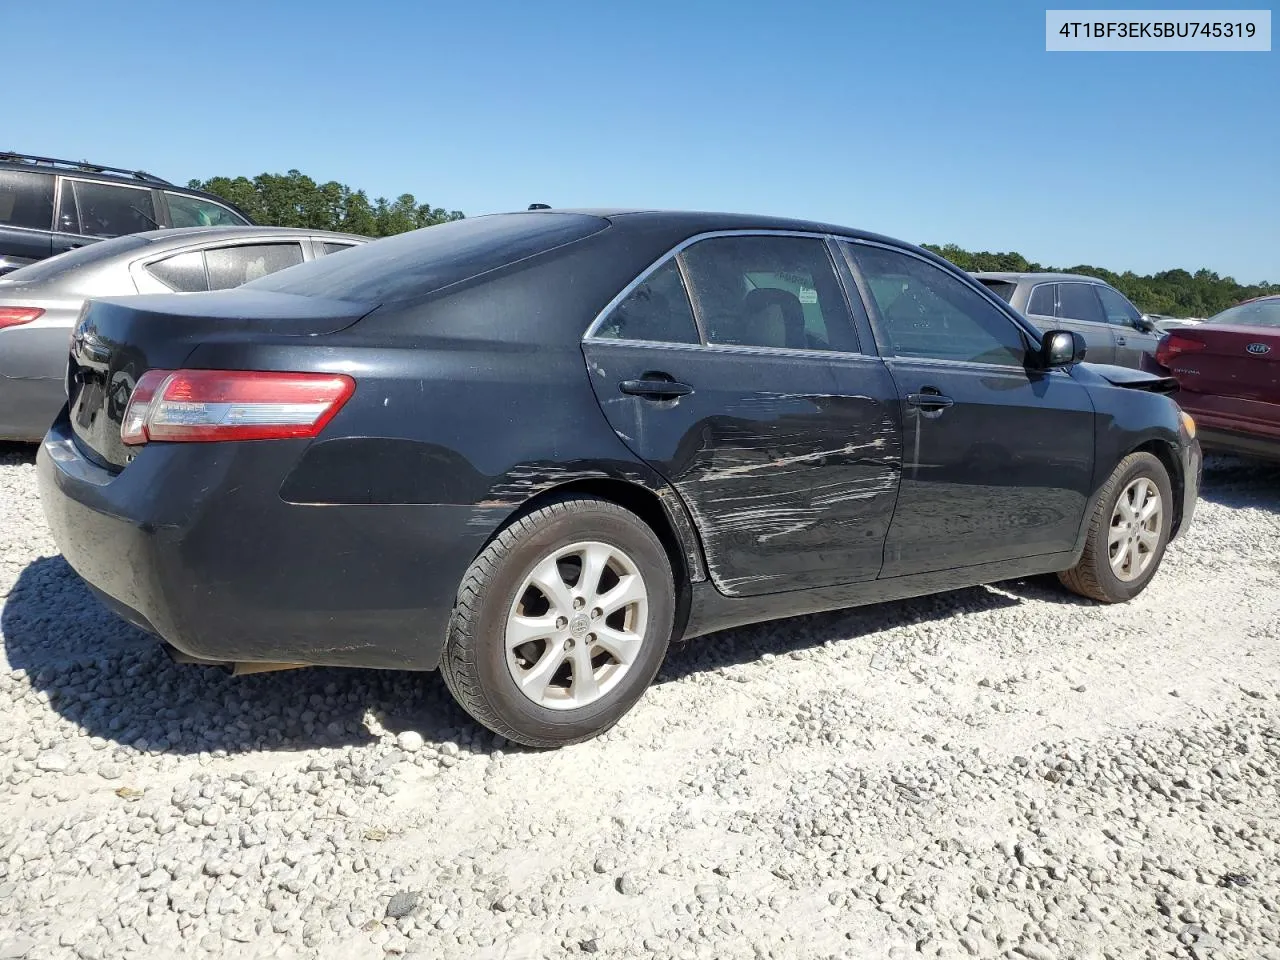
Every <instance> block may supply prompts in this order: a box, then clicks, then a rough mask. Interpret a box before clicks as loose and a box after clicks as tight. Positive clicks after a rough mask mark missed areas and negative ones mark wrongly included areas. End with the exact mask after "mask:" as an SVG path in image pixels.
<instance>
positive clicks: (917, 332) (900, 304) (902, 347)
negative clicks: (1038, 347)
mask: <svg viewBox="0 0 1280 960" xmlns="http://www.w3.org/2000/svg"><path fill="white" fill-rule="evenodd" d="M847 249H848V250H849V252H850V253H851V255H852V256H853V259H854V261H855V262H856V263H857V265H858V267H859V269H860V270H861V272H862V276H863V279H864V280H865V282H866V285H867V287H868V288H869V291H870V293H871V298H872V300H873V301H874V302H875V306H876V310H877V312H878V313H879V315H880V327H881V330H882V334H883V336H884V337H885V339H887V340H888V342H889V346H890V347H891V349H892V350H893V352H894V354H896V355H897V356H899V357H915V358H921V359H929V360H955V361H962V362H971V363H991V364H1001V365H1010V366H1012V365H1017V366H1022V365H1023V364H1024V363H1025V362H1026V352H1027V345H1026V341H1025V340H1024V338H1023V335H1022V333H1021V331H1020V330H1019V329H1018V327H1017V325H1016V324H1015V323H1014V322H1013V321H1012V320H1010V319H1009V318H1008V317H1007V316H1005V315H1004V314H1003V313H1002V312H1000V310H999V309H997V308H996V307H995V306H994V305H993V304H992V303H991V302H990V301H988V300H987V299H986V298H985V297H983V296H982V294H980V293H978V291H976V290H974V289H972V288H971V287H969V286H968V284H965V283H963V282H962V281H961V280H959V279H958V278H956V277H954V276H952V275H951V274H949V273H947V272H946V271H944V270H941V269H940V268H938V267H936V266H934V265H933V264H931V263H926V262H925V261H924V260H921V259H919V258H918V257H913V256H911V255H910V254H907V253H902V252H899V251H896V250H887V249H885V248H883V247H873V246H868V245H865V244H848V245H847Z"/></svg>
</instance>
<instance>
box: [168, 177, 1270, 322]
mask: <svg viewBox="0 0 1280 960" xmlns="http://www.w3.org/2000/svg"><path fill="white" fill-rule="evenodd" d="M189 185H190V186H192V187H194V188H195V189H197V190H204V191H207V192H208V193H212V194H216V195H217V196H220V197H223V198H224V199H227V200H230V201H231V202H232V203H234V204H235V205H236V206H237V207H239V208H240V209H241V210H243V211H244V212H245V213H247V214H248V215H249V216H250V217H252V218H253V220H254V221H255V222H257V223H261V224H269V225H273V226H279V227H305V228H307V229H310V230H337V231H339V232H341V233H356V234H360V235H361V236H366V237H389V236H391V235H393V234H397V233H404V232H405V231H406V230H416V229H418V228H419V227H429V226H432V225H434V224H437V223H447V222H449V221H450V220H461V219H462V217H463V214H462V212H461V211H460V210H446V209H444V208H443V207H433V206H431V204H429V203H419V202H418V200H417V198H416V197H414V196H413V194H411V193H405V194H401V195H400V196H398V197H396V198H395V199H394V200H388V199H387V198H386V197H378V198H377V199H375V200H370V199H369V195H368V194H367V193H365V191H363V190H353V189H351V187H349V186H347V185H346V184H345V183H338V182H337V181H334V180H330V181H329V182H327V183H316V181H315V180H313V179H311V177H308V176H307V175H306V174H304V173H301V172H300V171H298V170H290V171H289V172H288V173H285V174H279V173H260V174H258V176H256V177H254V178H253V179H252V180H251V179H249V178H248V177H234V178H233V177H212V178H210V179H208V180H192V181H191V183H190V184H189ZM924 246H925V247H926V248H927V249H929V250H932V251H933V252H934V253H936V254H938V255H939V256H942V257H945V258H946V259H948V260H950V261H951V262H952V263H954V264H955V265H956V266H958V267H960V268H961V269H962V270H1008V271H1015V272H1018V273H1027V272H1038V271H1042V270H1054V271H1057V270H1059V269H1060V268H1057V267H1046V266H1042V265H1041V264H1038V263H1034V262H1032V261H1030V260H1028V259H1027V258H1026V257H1024V256H1023V255H1022V254H1020V253H990V252H987V251H985V250H984V251H981V252H977V253H975V252H973V251H970V250H965V249H964V248H963V247H959V246H957V245H956V244H954V243H948V244H945V245H943V246H937V245H936V244H928V243H926V244H924ZM1062 272H1064V273H1083V274H1086V275H1088V276H1091V277H1098V278H1099V279H1102V280H1105V281H1106V282H1107V283H1109V284H1111V285H1112V286H1113V287H1115V288H1116V289H1117V290H1119V291H1121V292H1122V293H1123V294H1124V295H1125V296H1127V297H1128V298H1129V299H1130V300H1132V301H1133V302H1134V304H1136V305H1137V307H1138V308H1139V309H1140V310H1143V311H1145V312H1147V313H1160V314H1165V315H1167V316H1174V317H1211V316H1213V315H1214V314H1215V313H1218V312H1219V311H1221V310H1225V309H1226V308H1227V307H1229V306H1231V305H1232V304H1235V303H1239V302H1240V301H1241V300H1247V299H1249V298H1250V297H1260V296H1263V295H1265V294H1268V293H1280V284H1277V283H1260V284H1253V285H1250V286H1246V285H1244V284H1240V283H1237V282H1236V281H1235V280H1234V279H1233V278H1231V277H1220V276H1218V274H1216V273H1214V272H1213V271H1211V270H1197V271H1196V272H1195V273H1188V272H1187V271H1186V270H1165V271H1163V272H1162V273H1153V274H1149V275H1146V276H1141V275H1139V274H1136V273H1133V272H1132V271H1125V272H1124V273H1114V272H1113V271H1111V270H1107V269H1106V268H1104V267H1094V266H1089V265H1087V264H1078V265H1077V266H1074V267H1066V268H1062Z"/></svg>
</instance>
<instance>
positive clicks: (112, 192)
mask: <svg viewBox="0 0 1280 960" xmlns="http://www.w3.org/2000/svg"><path fill="white" fill-rule="evenodd" d="M68 191H74V194H75V195H74V202H75V206H76V207H77V208H78V216H79V228H78V229H73V228H72V227H70V226H63V225H62V224H60V228H61V229H63V230H65V231H67V232H69V233H82V234H85V235H86V236H90V237H119V236H123V235H124V234H127V233H141V232H142V231H144V230H155V229H157V228H159V226H160V224H159V223H158V222H157V220H156V208H155V204H154V203H152V201H151V191H150V190H145V189H139V188H137V187H122V186H117V185H116V184H114V183H98V182H95V181H90V180H64V181H63V183H62V195H63V203H62V209H61V210H59V219H60V220H61V219H62V218H63V217H64V216H65V217H67V220H66V223H67V224H70V223H71V220H70V217H71V216H73V215H74V214H73V212H72V211H71V210H69V209H68V207H67V202H66V201H67V192H68Z"/></svg>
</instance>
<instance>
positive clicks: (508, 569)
mask: <svg viewBox="0 0 1280 960" xmlns="http://www.w3.org/2000/svg"><path fill="white" fill-rule="evenodd" d="M581 541H598V542H602V543H605V544H608V545H609V546H612V547H615V548H617V549H620V550H622V551H624V552H625V553H626V554H627V555H628V556H629V557H630V559H631V560H632V561H633V562H634V563H635V565H636V567H637V569H638V570H639V573H640V576H641V577H642V579H643V581H644V585H645V589H646V592H647V594H648V618H647V621H646V625H645V630H644V638H643V641H642V644H641V647H640V653H639V655H638V656H637V657H636V658H635V660H634V661H632V663H631V665H630V667H629V668H628V669H627V671H626V673H625V674H623V675H622V676H621V678H620V679H619V680H618V681H617V685H616V686H615V687H614V688H613V689H611V690H609V691H607V692H606V693H604V694H603V695H602V696H601V697H600V698H599V699H598V700H596V701H595V702H593V703H591V704H588V705H586V706H583V707H580V708H572V709H549V708H547V707H545V706H543V705H541V704H540V703H537V702H535V701H534V700H532V699H530V698H529V697H527V696H526V695H525V694H524V693H523V692H522V691H521V690H520V688H519V686H517V684H516V682H515V680H514V679H513V678H512V676H511V672H510V670H509V669H508V666H507V659H506V657H507V653H506V649H505V647H506V644H505V636H506V622H507V614H508V612H509V611H510V610H511V608H512V604H513V603H514V602H515V599H516V596H515V595H516V591H517V590H518V589H519V588H520V587H521V585H522V584H523V582H524V579H525V577H526V576H527V575H528V574H529V572H530V571H531V570H532V569H533V568H534V567H535V565H537V564H538V563H539V562H541V561H542V560H543V559H544V558H546V557H548V556H549V555H551V554H553V553H555V552H556V551H558V550H562V549H564V548H565V547H568V546H571V545H573V544H575V543H577V542H581ZM675 606H676V604H675V590H674V586H673V583H672V574H671V563H670V561H669V559H668V557H667V552H666V550H665V549H664V548H663V546H662V543H661V541H660V540H659V539H658V538H657V536H656V535H655V534H654V532H653V531H652V530H651V529H650V528H649V526H648V525H647V524H646V523H645V522H644V521H643V520H641V519H640V518H639V517H637V516H636V515H635V514H633V513H631V512H630V511H628V510H625V509H624V508H622V507H620V506H618V505H617V504H615V503H612V502H610V501H608V500H603V499H598V498H595V497H582V496H579V497H573V498H566V499H562V500H556V501H552V502H550V503H548V504H546V505H545V506H542V507H540V508H539V509H537V510H534V511H532V512H530V513H528V514H526V515H524V516H522V517H520V518H519V519H517V520H515V521H513V522H512V523H511V524H510V525H509V526H508V527H506V528H505V529H503V530H502V531H501V532H500V533H499V534H498V535H497V536H496V537H495V538H494V539H493V540H492V541H491V542H490V543H489V545H488V546H487V547H485V549H484V550H483V551H481V553H480V555H479V556H478V557H476V559H475V561H474V562H473V563H472V564H471V566H470V568H469V569H468V570H467V573H466V575H465V576H464V577H463V579H462V585H461V586H460V587H459V589H458V599H457V603H456V605H455V607H454V612H453V618H452V620H451V622H450V625H449V635H448V638H447V639H446V641H445V648H444V654H443V657H442V659H441V665H440V669H441V672H442V673H443V674H444V680H445V683H446V684H447V685H448V687H449V691H450V692H451V693H452V694H453V696H454V699H456V700H457V701H458V703H459V705H461V707H462V708H463V709H464V710H466V711H467V713H469V714H470V715H471V716H472V717H473V718H474V719H475V720H477V721H478V722H479V723H481V724H483V725H484V726H486V727H488V728H489V729H490V730H492V731H494V732H495V733H499V734H501V735H502V736H504V737H506V738H507V739H508V740H511V741H514V742H515V743H520V744H523V745H525V746H529V747H561V746H566V745H568V744H572V743H579V742H581V741H583V740H589V739H591V738H592V737H595V736H598V735H599V734H601V733H603V732H604V731H606V730H608V729H609V728H610V727H612V726H613V725H614V724H615V723H617V722H618V720H619V719H621V717H622V715H623V714H625V713H626V712H627V711H628V710H630V709H631V707H632V706H634V705H635V703H636V701H637V700H639V699H640V697H641V696H642V695H643V694H644V692H645V690H646V689H647V688H648V686H649V684H650V683H651V682H652V680H653V677H654V675H655V674H656V673H657V672H658V668H659V667H660V666H661V665H662V660H663V657H664V656H665V655H666V651H667V645H668V643H669V642H670V639H671V630H672V624H673V622H674V619H675Z"/></svg>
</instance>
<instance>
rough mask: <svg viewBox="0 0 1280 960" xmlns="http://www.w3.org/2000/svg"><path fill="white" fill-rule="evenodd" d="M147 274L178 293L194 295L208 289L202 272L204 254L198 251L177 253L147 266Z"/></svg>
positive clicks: (206, 279) (207, 282)
mask: <svg viewBox="0 0 1280 960" xmlns="http://www.w3.org/2000/svg"><path fill="white" fill-rule="evenodd" d="M147 273H149V274H151V275H152V276H153V277H155V278H156V279H157V280H159V281H160V282H161V283H163V284H164V285H165V286H166V287H169V288H170V289H171V290H177V291H179V292H180V293H195V292H196V291H198V290H208V289H209V280H208V278H207V277H206V276H205V272H204V253H203V251H200V250H192V251H189V252H188V253H178V254H174V255H173V256H172V257H165V258H164V259H163V260H157V261H156V262H155V263H151V264H148V265H147Z"/></svg>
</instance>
